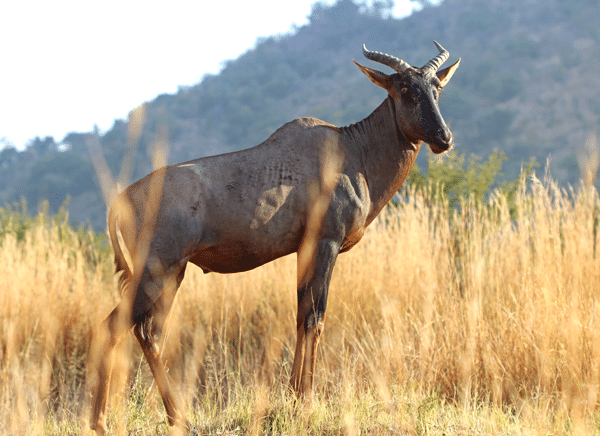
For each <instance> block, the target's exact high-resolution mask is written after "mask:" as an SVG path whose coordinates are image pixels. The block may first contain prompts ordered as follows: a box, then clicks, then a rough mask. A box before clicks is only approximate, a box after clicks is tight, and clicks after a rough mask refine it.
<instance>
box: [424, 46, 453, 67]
mask: <svg viewBox="0 0 600 436" xmlns="http://www.w3.org/2000/svg"><path fill="white" fill-rule="evenodd" d="M433 43H434V44H435V46H436V47H437V48H438V50H439V51H440V54H439V55H437V56H436V57H434V58H433V59H432V60H430V61H429V62H427V63H426V64H425V65H423V67H422V68H421V71H423V72H425V71H427V70H430V71H431V72H433V73H435V72H436V71H437V70H438V68H439V67H440V66H441V65H442V64H443V63H444V62H446V60H447V59H448V57H450V53H448V50H446V49H445V48H444V47H442V46H441V45H440V44H439V43H438V42H437V41H433Z"/></svg>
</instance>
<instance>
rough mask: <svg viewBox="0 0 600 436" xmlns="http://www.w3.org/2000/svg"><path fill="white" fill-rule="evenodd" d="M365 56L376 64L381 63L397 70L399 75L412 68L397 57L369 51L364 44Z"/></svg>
mask: <svg viewBox="0 0 600 436" xmlns="http://www.w3.org/2000/svg"><path fill="white" fill-rule="evenodd" d="M362 51H363V54H364V55H365V57H366V58H367V59H370V60H372V61H375V62H379V63H380V64H383V65H387V66H388V67H390V68H392V69H394V70H396V71H397V72H398V73H402V72H404V71H406V70H407V69H408V68H411V66H410V65H408V64H407V63H406V62H404V61H403V60H402V59H398V58H397V57H395V56H392V55H389V54H386V53H380V52H378V51H369V50H367V47H366V46H365V45H364V44H363V47H362Z"/></svg>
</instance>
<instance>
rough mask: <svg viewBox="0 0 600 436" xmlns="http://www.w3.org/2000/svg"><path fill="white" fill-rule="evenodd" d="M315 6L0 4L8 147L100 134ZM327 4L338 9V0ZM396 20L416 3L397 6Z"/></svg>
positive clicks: (2, 119) (19, 0)
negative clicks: (96, 131)
mask: <svg viewBox="0 0 600 436" xmlns="http://www.w3.org/2000/svg"><path fill="white" fill-rule="evenodd" d="M313 3H315V0H293V1H289V0H250V1H248V0H244V1H240V0H233V1H222V2H221V1H218V0H217V1H215V0H212V1H211V0H208V1H207V0H195V1H191V2H190V1H189V0H188V1H183V0H170V1H168V2H156V1H152V0H145V1H140V0H133V1H128V0H104V1H102V2H99V1H81V0H52V1H48V0H33V1H31V0H13V1H3V2H2V4H1V5H0V17H1V21H0V41H1V43H0V139H1V141H0V148H2V147H3V145H5V144H6V143H7V142H10V143H12V144H13V145H15V146H16V147H17V148H18V149H23V147H24V146H25V144H26V143H27V142H28V141H29V140H31V139H33V138H34V137H36V136H40V137H45V136H53V137H54V139H55V140H56V141H57V142H60V141H61V140H62V139H63V138H64V136H65V135H66V134H67V133H69V132H73V131H75V132H89V131H91V130H92V129H93V126H94V124H97V125H98V126H99V127H100V130H101V131H106V130H107V129H109V128H110V127H111V126H112V124H113V122H114V120H115V119H118V118H122V119H124V118H126V117H127V114H128V113H129V111H130V110H131V109H133V108H134V107H136V106H138V105H139V104H141V103H143V102H144V101H149V100H152V99H153V98H154V97H156V96H157V95H159V94H162V93H175V92H177V88H178V86H180V85H193V84H195V83H198V82H199V81H200V79H201V78H202V76H203V75H204V74H205V73H218V72H219V70H220V68H221V66H222V63H223V61H225V60H228V59H235V58H237V57H238V56H239V55H240V54H242V53H244V52H245V51H246V50H248V49H250V48H252V47H253V46H254V45H255V43H256V39H257V38H258V37H260V36H270V35H275V34H280V33H285V32H288V31H289V30H290V29H291V27H292V25H293V24H296V25H298V26H302V25H304V24H306V23H307V17H308V16H309V15H310V11H311V5H312V4H313ZM322 3H325V4H329V5H331V4H333V3H335V1H334V0H324V1H322ZM395 4H396V6H395V8H394V16H396V17H403V16H406V15H409V14H410V13H411V12H412V11H413V10H414V9H416V4H414V3H411V0H395Z"/></svg>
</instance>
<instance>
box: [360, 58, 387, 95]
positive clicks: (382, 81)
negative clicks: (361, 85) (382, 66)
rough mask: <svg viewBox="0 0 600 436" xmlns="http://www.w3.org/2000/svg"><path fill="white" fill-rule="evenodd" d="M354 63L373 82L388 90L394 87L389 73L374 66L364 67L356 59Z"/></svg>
mask: <svg viewBox="0 0 600 436" xmlns="http://www.w3.org/2000/svg"><path fill="white" fill-rule="evenodd" d="M352 60H354V59H352ZM354 63H355V64H356V66H357V67H358V68H360V71H362V72H363V74H364V75H365V76H367V77H368V78H369V80H370V81H371V82H373V84H375V85H377V86H379V87H380V88H383V89H385V90H386V91H389V90H390V89H391V88H392V80H391V78H390V76H389V75H387V74H385V73H382V72H381V71H377V70H374V69H372V68H368V67H363V66H362V65H361V64H359V63H358V62H356V61H354Z"/></svg>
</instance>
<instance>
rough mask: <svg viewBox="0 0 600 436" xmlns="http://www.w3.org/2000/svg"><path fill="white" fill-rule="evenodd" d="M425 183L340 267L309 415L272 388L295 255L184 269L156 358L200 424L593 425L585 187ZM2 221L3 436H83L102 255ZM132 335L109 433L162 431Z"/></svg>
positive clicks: (286, 353) (341, 427)
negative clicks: (491, 190) (251, 265)
mask: <svg viewBox="0 0 600 436" xmlns="http://www.w3.org/2000/svg"><path fill="white" fill-rule="evenodd" d="M432 192H433V191H432V190H431V189H430V190H427V191H422V192H409V193H408V195H407V196H406V197H405V200H404V202H403V203H402V204H401V205H400V206H399V207H397V208H390V209H389V210H388V211H387V212H386V213H385V214H382V216H381V217H380V219H378V221H377V222H375V223H374V224H373V225H372V226H371V227H370V229H369V231H368V233H367V234H366V235H365V237H364V238H363V240H362V241H361V242H360V243H359V244H358V245H357V246H356V247H355V248H354V249H353V250H352V251H350V252H349V253H347V254H344V255H342V256H340V258H339V259H338V262H337V265H336V269H335V272H334V275H333V280H332V283H331V288H330V295H329V306H328V310H327V320H326V329H325V333H324V337H323V339H322V340H321V347H320V348H319V356H318V361H317V373H316V376H315V382H316V387H315V390H316V395H315V397H316V400H315V402H314V403H313V405H312V407H311V408H310V410H309V411H307V412H303V411H302V410H303V405H302V404H301V403H296V402H295V400H294V399H293V395H291V393H290V392H289V388H288V387H287V383H288V379H289V375H290V374H289V373H290V366H291V360H292V357H293V346H294V342H295V337H294V336H295V306H296V301H295V299H296V290H295V285H296V277H295V273H296V258H295V256H288V257H286V258H283V259H280V260H278V261H276V262H273V263H271V264H268V265H265V266H264V267H261V268H258V269H256V270H253V271H250V272H248V273H244V274H237V275H217V274H208V275H204V274H202V272H201V271H200V270H199V269H197V268H195V267H194V266H190V267H188V271H187V273H186V278H185V280H184V281H183V284H182V286H181V288H180V290H179V294H178V297H177V301H176V303H175V306H174V309H173V311H172V314H171V316H170V319H169V321H168V323H167V326H168V327H167V329H166V334H165V335H164V339H165V341H164V344H163V350H164V351H163V353H164V356H165V357H166V360H167V361H168V366H169V368H170V374H171V376H172V377H173V378H175V379H176V380H179V381H180V386H181V390H182V393H183V395H184V397H185V398H186V400H187V403H188V404H189V416H190V420H191V421H192V423H193V424H195V425H196V426H197V428H198V429H199V433H201V434H217V433H220V434H261V433H266V434H296V433H299V432H300V433H302V432H304V433H309V434H322V433H329V434H364V433H370V434H564V433H570V434H591V433H596V434H598V433H599V424H598V418H597V417H598V415H597V413H598V407H597V405H598V402H599V396H598V393H599V383H600V305H599V303H598V301H599V291H600V257H599V254H598V247H597V245H598V228H599V220H600V201H599V199H598V193H597V192H596V191H595V190H594V189H593V188H589V187H585V188H581V189H579V190H571V191H568V192H567V191H565V190H561V189H559V188H558V187H557V186H556V185H555V184H553V183H551V182H548V183H545V184H544V183H541V182H540V181H539V180H537V179H535V178H534V179H533V180H532V181H531V182H530V183H529V184H528V187H527V188H525V185H523V187H522V189H521V190H520V192H519V193H518V194H517V196H516V200H515V201H514V204H512V205H511V207H509V203H508V200H507V199H506V197H504V196H502V195H501V194H497V195H495V196H493V197H492V198H491V200H490V201H489V203H488V204H484V205H482V204H477V203H476V202H475V201H474V200H473V199H468V198H465V199H463V202H462V207H461V208H460V209H459V210H452V209H451V208H449V207H448V204H447V202H446V201H445V200H444V199H440V198H439V196H437V195H434V194H433V193H432ZM13 225H14V223H12V224H11V222H10V220H6V219H5V220H4V224H3V227H4V228H3V229H2V233H3V235H2V236H0V278H1V279H0V283H2V284H3V286H2V292H1V293H0V433H2V434H85V433H87V432H89V430H87V429H86V426H87V424H86V420H87V414H88V410H87V408H88V406H89V394H88V392H87V388H86V359H87V353H88V348H89V344H90V341H91V337H92V334H93V330H94V329H95V328H96V326H98V324H99V323H100V321H101V320H102V319H103V318H104V317H105V316H106V315H107V314H108V313H109V312H110V310H111V309H112V308H113V306H114V305H115V304H116V302H117V301H118V299H119V296H118V294H117V287H116V281H115V278H114V277H113V276H112V265H111V262H112V259H111V257H110V255H109V254H110V253H109V250H108V249H107V248H106V247H104V248H103V247H102V245H101V244H99V243H98V242H97V241H96V239H95V238H94V236H93V235H91V234H86V233H84V232H75V231H74V230H72V229H71V228H70V227H68V226H67V225H66V224H64V223H62V224H61V223H60V222H56V221H54V222H51V221H49V220H48V219H45V218H44V217H43V216H41V217H38V219H37V220H36V221H35V222H32V223H31V226H30V227H29V228H28V229H27V230H25V231H24V232H22V233H21V234H20V235H19V234H18V232H15V231H12V230H11V229H12V227H11V226H13ZM13 227H14V226H13ZM134 345H135V344H133V342H132V341H129V342H127V343H126V344H124V346H123V349H125V350H126V351H127V352H126V353H123V354H122V356H129V355H133V358H131V359H129V360H128V359H126V358H125V357H123V358H122V359H121V367H123V366H126V368H129V371H126V372H127V373H128V378H127V379H126V380H123V379H121V381H120V382H119V380H115V381H114V383H113V389H112V390H113V392H116V393H117V395H116V396H117V397H119V396H120V398H121V399H120V402H119V400H117V401H114V400H113V402H112V403H111V404H112V407H111V410H112V412H111V416H110V419H109V426H110V428H112V430H113V431H114V432H116V433H121V434H127V432H133V433H139V434H163V433H166V432H167V431H168V428H167V426H166V417H165V415H164V411H163V409H162V405H161V403H160V399H159V397H158V395H157V393H156V392H154V390H155V389H154V387H153V383H152V379H151V375H149V371H148V369H147V368H146V366H145V362H143V361H142V359H141V353H140V352H139V351H138V348H137V346H134ZM131 353H133V354H131Z"/></svg>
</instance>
